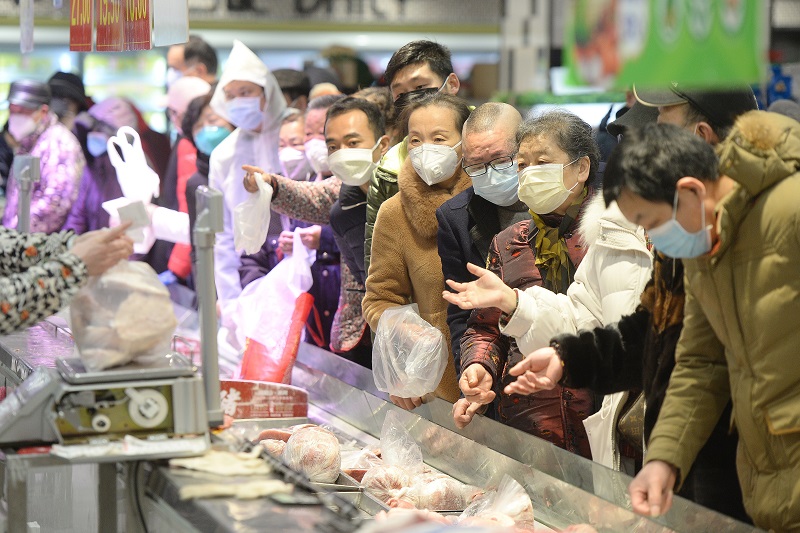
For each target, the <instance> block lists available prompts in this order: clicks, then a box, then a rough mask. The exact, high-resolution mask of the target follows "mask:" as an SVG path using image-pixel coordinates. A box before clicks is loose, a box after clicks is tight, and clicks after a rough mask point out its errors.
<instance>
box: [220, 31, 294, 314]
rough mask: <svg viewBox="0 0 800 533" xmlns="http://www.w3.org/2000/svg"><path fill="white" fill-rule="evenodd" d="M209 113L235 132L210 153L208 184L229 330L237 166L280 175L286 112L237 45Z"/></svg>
mask: <svg viewBox="0 0 800 533" xmlns="http://www.w3.org/2000/svg"><path fill="white" fill-rule="evenodd" d="M211 108H212V109H213V110H214V112H215V113H216V114H217V115H218V116H220V117H221V118H223V119H224V120H226V121H227V122H230V123H231V124H233V125H234V126H236V129H235V130H234V131H233V133H231V134H230V135H229V136H227V137H226V138H225V139H224V140H223V141H222V142H221V143H220V144H219V145H218V146H217V147H216V148H215V149H214V150H213V151H212V153H211V154H210V155H211V158H210V161H209V181H210V185H211V187H213V188H214V189H217V190H219V191H221V192H222V196H223V219H224V229H223V231H222V232H221V233H219V234H217V243H216V246H215V248H214V258H215V265H214V269H215V270H214V273H215V278H216V285H217V295H218V298H219V306H220V311H221V318H222V322H223V324H225V325H226V326H230V328H231V329H235V324H232V323H230V321H229V320H228V319H229V318H230V317H231V316H232V313H233V310H234V308H235V305H236V298H237V297H238V296H239V294H240V293H241V292H242V284H241V280H240V278H239V267H240V266H241V254H239V253H238V252H237V251H236V250H235V248H234V244H233V210H234V208H235V207H236V206H237V205H239V204H240V203H242V202H243V201H245V200H246V199H247V195H248V193H247V191H246V190H245V189H244V188H243V187H242V181H241V180H242V166H243V165H252V164H255V165H256V166H258V167H260V168H263V169H264V170H265V171H266V172H279V171H280V168H281V166H280V158H279V157H278V142H279V141H278V137H279V132H280V127H281V123H282V121H283V118H284V114H285V110H286V101H285V100H284V98H283V95H282V94H281V91H280V87H278V83H277V82H276V81H275V78H274V76H272V73H270V71H269V69H268V68H267V66H266V65H265V64H264V62H263V61H261V59H259V58H258V56H257V55H256V54H254V53H253V52H252V51H251V50H250V49H249V48H247V47H246V46H245V45H244V44H243V43H241V42H240V41H234V43H233V49H232V50H231V54H230V56H229V58H228V61H227V63H226V64H225V70H224V72H223V73H222V77H221V78H220V81H219V83H218V84H217V88H216V89H215V90H214V94H213V96H212V98H211ZM271 220H272V221H274V223H275V224H274V225H273V224H272V222H271V225H270V228H271V229H272V228H273V227H275V228H276V229H274V230H272V231H270V233H271V234H275V233H278V232H279V231H280V230H279V229H277V228H280V218H279V217H278V216H273V217H272V219H271Z"/></svg>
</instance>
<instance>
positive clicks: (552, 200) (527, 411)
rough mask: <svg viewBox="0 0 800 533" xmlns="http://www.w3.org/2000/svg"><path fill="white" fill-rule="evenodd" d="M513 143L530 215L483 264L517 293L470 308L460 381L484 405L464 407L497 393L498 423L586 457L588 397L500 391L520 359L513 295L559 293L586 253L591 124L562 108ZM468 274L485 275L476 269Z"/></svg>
mask: <svg viewBox="0 0 800 533" xmlns="http://www.w3.org/2000/svg"><path fill="white" fill-rule="evenodd" d="M517 145H518V149H517V157H516V159H517V169H518V172H519V190H518V196H519V198H520V200H522V201H524V202H525V203H526V205H528V207H529V208H530V210H531V215H532V217H533V218H532V220H525V221H522V222H518V223H516V224H514V225H513V226H510V227H509V228H507V229H505V230H503V231H501V232H500V233H499V234H498V235H496V236H495V237H494V239H493V240H492V242H491V245H490V247H489V255H488V259H487V261H486V263H487V269H488V270H489V271H491V272H492V273H494V274H496V275H497V277H499V278H500V279H501V280H502V282H503V283H504V284H505V285H507V286H508V287H510V288H512V289H515V290H514V291H513V296H514V298H513V300H514V301H513V306H512V307H507V306H501V308H496V307H486V308H481V307H473V311H472V313H471V315H470V318H469V320H468V322H467V330H466V331H465V332H464V335H463V336H462V338H461V365H462V368H463V369H464V371H463V374H462V376H464V375H466V376H467V378H466V379H465V380H464V381H467V382H468V383H467V384H468V385H470V386H469V387H468V388H467V391H466V392H467V395H468V396H473V395H475V393H476V390H475V389H481V390H482V392H481V394H482V395H483V396H484V398H483V400H482V401H478V398H475V399H473V398H470V403H486V402H487V401H491V400H492V397H493V395H496V404H495V406H496V411H497V418H498V420H499V421H500V422H502V423H503V424H506V425H509V426H512V427H515V428H517V429H520V430H522V431H526V432H528V433H532V434H534V435H536V436H539V437H541V438H543V439H545V440H548V441H550V442H552V443H553V444H555V445H557V446H559V447H561V448H564V449H567V450H569V451H571V452H574V453H577V454H579V455H582V456H584V457H591V454H590V450H589V442H588V439H587V437H586V431H585V429H584V427H583V419H585V418H586V417H587V416H589V415H590V414H592V413H593V412H594V398H593V395H592V394H591V392H590V391H588V390H578V389H564V388H562V387H559V388H557V389H555V390H553V391H550V392H549V393H548V394H547V395H540V396H538V397H536V398H534V399H531V398H528V397H520V396H512V395H508V394H504V393H502V392H501V390H502V387H504V386H505V385H507V384H508V383H509V382H510V381H511V377H510V376H509V375H508V369H509V368H511V366H513V365H514V364H515V363H516V362H518V361H520V360H521V359H522V358H523V354H522V353H521V352H520V348H519V346H518V344H517V342H516V341H514V340H513V339H511V338H509V337H507V336H505V335H503V334H502V333H501V329H500V328H501V327H503V326H504V325H505V324H506V323H507V322H508V321H509V319H510V318H511V316H512V313H513V311H514V309H515V308H516V303H517V302H516V295H517V294H518V293H519V291H522V290H525V289H527V288H529V287H531V286H533V285H542V286H543V287H545V288H546V289H547V290H549V291H551V292H557V293H565V292H566V291H567V288H568V287H569V285H570V283H572V281H573V279H574V276H575V269H576V268H577V266H578V265H579V264H580V262H581V260H582V259H583V256H584V255H585V254H586V248H585V246H584V245H583V244H582V243H581V240H580V236H579V235H578V231H577V230H578V226H579V223H580V220H581V219H582V218H583V216H584V212H585V209H586V207H587V206H588V205H589V203H590V201H591V197H592V191H591V190H590V187H588V186H587V185H586V184H587V183H592V181H593V179H594V177H595V175H596V173H597V170H598V166H599V159H600V156H599V150H598V148H597V144H596V143H595V141H594V136H593V132H592V128H591V126H589V125H588V124H586V123H585V122H584V121H583V120H581V119H580V118H578V117H577V116H575V115H573V114H572V113H569V112H567V111H561V110H556V111H550V112H547V113H544V114H542V115H539V116H537V117H535V118H532V119H529V120H527V121H525V122H523V123H522V125H521V126H520V127H519V130H518V131H517ZM471 272H472V273H473V274H475V275H479V276H480V275H482V274H484V272H483V271H482V269H476V268H474V266H473V267H472V268H471ZM451 288H454V289H458V288H459V285H458V284H454V285H451ZM448 296H449V295H448ZM448 299H449V298H448ZM505 311H509V312H505ZM476 369H478V370H481V372H479V373H478V372H476ZM462 406H463V402H462Z"/></svg>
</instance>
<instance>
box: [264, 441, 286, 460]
mask: <svg viewBox="0 0 800 533" xmlns="http://www.w3.org/2000/svg"><path fill="white" fill-rule="evenodd" d="M260 444H261V445H262V446H263V447H264V449H265V450H267V453H268V454H270V455H271V456H273V457H281V456H282V455H283V450H284V449H286V443H285V442H284V441H282V440H277V439H266V440H262V441H261V443H260Z"/></svg>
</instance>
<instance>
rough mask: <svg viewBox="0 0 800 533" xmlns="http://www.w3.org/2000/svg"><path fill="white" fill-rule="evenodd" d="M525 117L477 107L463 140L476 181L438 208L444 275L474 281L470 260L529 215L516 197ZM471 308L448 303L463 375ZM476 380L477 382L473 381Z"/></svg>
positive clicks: (481, 257) (478, 259)
mask: <svg viewBox="0 0 800 533" xmlns="http://www.w3.org/2000/svg"><path fill="white" fill-rule="evenodd" d="M520 122H522V116H521V115H520V114H519V112H518V111H517V110H516V109H514V107H513V106H510V105H508V104H503V103H498V102H489V103H486V104H483V105H481V106H480V107H477V108H476V109H475V110H474V111H473V112H472V114H471V115H470V117H469V118H468V119H467V121H466V122H465V123H464V130H463V135H462V141H461V149H462V151H463V154H464V158H463V159H462V163H461V164H462V166H463V167H464V171H465V172H466V173H467V174H468V175H469V176H470V177H471V178H472V184H473V186H472V187H471V188H469V189H467V190H466V191H464V192H462V193H461V194H459V195H458V196H455V197H454V198H451V199H450V200H448V201H447V202H445V203H444V204H443V205H442V206H441V207H440V208H439V209H437V210H436V218H437V220H438V221H439V234H438V237H437V239H438V245H439V256H440V257H441V259H442V272H443V273H444V279H452V280H454V281H458V282H462V283H466V282H469V281H473V280H474V279H475V276H473V275H472V274H471V273H470V272H469V271H467V263H473V264H476V265H483V264H485V263H486V257H487V255H488V254H489V245H490V244H491V242H492V238H494V236H495V235H496V234H497V233H499V232H500V231H502V230H504V229H505V228H507V227H509V226H512V225H514V224H516V223H517V222H520V221H522V220H528V219H530V214H529V213H528V206H527V205H525V203H523V202H521V201H520V200H519V198H518V197H517V189H518V187H519V176H518V175H517V163H516V154H517V142H516V133H517V127H518V126H519V124H520ZM469 315H470V311H468V310H466V311H465V310H463V309H460V308H459V307H458V306H457V305H453V304H450V305H448V306H447V324H448V326H449V327H450V336H451V339H452V348H453V358H454V359H455V366H456V372H457V373H458V375H459V376H460V374H461V364H460V363H461V336H462V335H463V334H464V331H465V330H466V329H467V319H469ZM475 385H477V384H475Z"/></svg>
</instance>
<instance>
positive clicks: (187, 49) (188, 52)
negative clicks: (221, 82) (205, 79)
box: [183, 35, 218, 76]
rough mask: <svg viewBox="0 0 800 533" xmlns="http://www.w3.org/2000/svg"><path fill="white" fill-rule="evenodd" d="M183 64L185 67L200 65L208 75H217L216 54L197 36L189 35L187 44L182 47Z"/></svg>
mask: <svg viewBox="0 0 800 533" xmlns="http://www.w3.org/2000/svg"><path fill="white" fill-rule="evenodd" d="M183 62H184V64H185V65H187V66H191V65H194V64H196V63H202V64H203V65H205V67H206V70H207V71H208V73H209V74H211V75H212V76H216V75H217V66H218V63H217V52H216V51H215V50H214V48H213V47H212V46H211V45H210V44H208V43H207V42H206V41H204V40H203V38H202V37H199V36H197V35H190V36H189V42H187V43H186V45H185V46H184V47H183Z"/></svg>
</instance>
